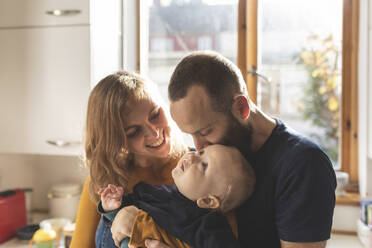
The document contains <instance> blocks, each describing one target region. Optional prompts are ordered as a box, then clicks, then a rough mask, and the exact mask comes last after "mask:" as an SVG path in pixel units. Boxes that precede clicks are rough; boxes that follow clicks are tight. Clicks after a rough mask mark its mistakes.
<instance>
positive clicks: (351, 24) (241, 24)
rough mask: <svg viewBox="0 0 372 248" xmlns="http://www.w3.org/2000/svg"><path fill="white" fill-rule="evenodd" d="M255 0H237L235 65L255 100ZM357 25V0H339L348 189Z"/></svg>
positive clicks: (353, 157) (353, 156)
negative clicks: (341, 14)
mask: <svg viewBox="0 0 372 248" xmlns="http://www.w3.org/2000/svg"><path fill="white" fill-rule="evenodd" d="M257 10H258V0H239V12H238V16H239V17H238V18H239V19H238V66H239V68H240V70H241V71H242V73H243V77H244V79H245V81H246V83H247V89H248V92H249V97H250V98H251V100H252V101H253V102H254V103H257V76H256V75H252V74H249V73H248V72H249V70H251V68H252V66H253V67H255V68H257V40H258V39H257V35H258V33H257V18H258V14H257V12H258V11H257ZM358 25H359V0H343V27H342V33H343V34H342V40H343V42H342V97H341V98H342V100H341V123H340V127H341V140H340V143H341V156H340V159H341V170H342V171H344V172H347V173H349V178H350V185H349V187H348V190H349V191H351V192H358V191H359V188H358V111H357V109H358V41H359V38H358V36H359V35H358Z"/></svg>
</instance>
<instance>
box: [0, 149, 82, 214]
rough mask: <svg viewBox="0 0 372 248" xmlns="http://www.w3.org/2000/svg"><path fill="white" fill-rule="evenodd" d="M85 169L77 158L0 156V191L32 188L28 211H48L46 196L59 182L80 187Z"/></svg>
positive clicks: (22, 155) (21, 155)
mask: <svg viewBox="0 0 372 248" xmlns="http://www.w3.org/2000/svg"><path fill="white" fill-rule="evenodd" d="M87 172H88V171H87V169H84V168H83V167H82V162H81V160H80V158H78V157H72V156H45V155H25V154H0V191H2V190H7V189H14V188H32V189H33V193H32V208H33V209H43V210H46V209H47V208H48V199H47V192H48V189H49V188H50V186H51V185H53V184H55V183H61V182H74V183H80V184H83V182H84V180H85V178H86V176H87Z"/></svg>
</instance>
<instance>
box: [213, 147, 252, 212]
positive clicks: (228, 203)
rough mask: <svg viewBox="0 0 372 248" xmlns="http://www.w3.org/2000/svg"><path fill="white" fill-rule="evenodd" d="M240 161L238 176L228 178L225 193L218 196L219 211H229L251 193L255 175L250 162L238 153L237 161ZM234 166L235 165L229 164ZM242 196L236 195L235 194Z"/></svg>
mask: <svg viewBox="0 0 372 248" xmlns="http://www.w3.org/2000/svg"><path fill="white" fill-rule="evenodd" d="M237 162H239V163H241V168H242V173H239V177H237V178H236V177H235V178H230V179H229V180H230V181H231V183H230V184H229V185H228V186H227V189H226V191H225V193H224V194H223V195H222V196H221V197H220V198H221V199H220V201H221V204H220V207H219V211H221V212H223V213H226V212H229V211H231V210H233V209H235V208H237V207H239V206H240V205H241V204H243V202H244V201H246V200H247V199H248V198H249V197H250V196H251V195H252V193H253V190H254V185H255V183H256V177H255V173H254V170H253V168H252V166H251V164H249V163H248V161H247V160H246V159H245V158H244V157H243V155H241V154H240V153H239V161H237ZM231 166H235V165H231ZM237 195H238V196H244V197H236V196H237Z"/></svg>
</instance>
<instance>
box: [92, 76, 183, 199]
mask: <svg viewBox="0 0 372 248" xmlns="http://www.w3.org/2000/svg"><path fill="white" fill-rule="evenodd" d="M150 93H151V95H150ZM154 98H157V99H156V100H157V101H155V102H157V103H158V101H159V98H160V94H159V93H158V91H157V88H156V85H155V84H154V83H153V82H152V81H151V80H148V79H145V78H144V77H141V76H140V75H138V74H136V73H132V72H125V71H119V72H116V73H114V74H111V75H109V76H107V77H105V78H103V79H102V80H101V81H100V82H99V83H98V84H97V85H96V86H95V87H94V89H93V90H92V92H91V93H90V96H89V101H88V109H87V119H86V133H85V163H86V165H87V166H88V168H89V170H90V177H91V181H90V185H89V193H90V196H91V198H92V199H93V200H94V201H95V202H98V200H99V197H98V195H97V191H98V190H99V188H101V187H105V186H106V185H107V184H109V183H111V184H115V185H120V186H122V187H123V188H124V193H128V188H127V185H128V181H129V178H130V176H131V172H132V170H133V168H134V163H135V161H134V156H133V154H131V153H130V152H129V151H128V150H127V149H126V147H127V138H126V133H125V129H124V126H125V125H124V124H125V116H126V115H127V114H128V112H129V111H130V110H131V107H133V106H135V103H136V102H138V101H139V100H141V99H154ZM164 111H165V112H167V110H166V109H165V108H164ZM167 117H168V119H169V115H167ZM168 121H170V122H169V123H170V125H171V152H170V153H169V155H168V158H166V159H165V160H164V161H168V162H169V160H175V159H178V158H179V157H180V156H181V155H182V153H183V151H184V147H183V144H182V141H181V138H180V137H181V136H180V135H179V134H177V128H175V127H174V125H173V122H172V121H171V120H170V119H169V120H168ZM172 125H173V126H172ZM175 131H176V132H175ZM178 133H180V132H179V131H178Z"/></svg>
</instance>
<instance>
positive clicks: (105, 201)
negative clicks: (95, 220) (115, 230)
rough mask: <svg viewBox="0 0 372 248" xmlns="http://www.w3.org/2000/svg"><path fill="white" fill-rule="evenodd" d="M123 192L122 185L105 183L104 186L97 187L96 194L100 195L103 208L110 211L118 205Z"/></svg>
mask: <svg viewBox="0 0 372 248" xmlns="http://www.w3.org/2000/svg"><path fill="white" fill-rule="evenodd" d="M123 192H124V191H123V188H122V187H118V186H115V185H113V184H109V185H107V187H106V188H101V189H99V191H98V194H99V195H100V196H101V202H102V207H103V210H105V211H111V210H114V209H117V208H118V207H120V205H121V201H122V197H123Z"/></svg>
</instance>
